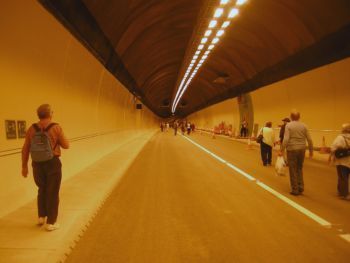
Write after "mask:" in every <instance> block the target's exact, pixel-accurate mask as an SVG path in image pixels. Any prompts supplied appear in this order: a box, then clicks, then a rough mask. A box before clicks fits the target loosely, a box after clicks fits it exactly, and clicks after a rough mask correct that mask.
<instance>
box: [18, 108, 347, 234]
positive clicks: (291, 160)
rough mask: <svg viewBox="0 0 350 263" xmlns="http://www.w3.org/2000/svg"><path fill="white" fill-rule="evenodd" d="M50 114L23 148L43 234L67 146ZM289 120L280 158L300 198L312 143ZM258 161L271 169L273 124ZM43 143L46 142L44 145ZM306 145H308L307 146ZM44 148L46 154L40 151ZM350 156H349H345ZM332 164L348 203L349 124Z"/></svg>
mask: <svg viewBox="0 0 350 263" xmlns="http://www.w3.org/2000/svg"><path fill="white" fill-rule="evenodd" d="M52 114H53V111H52V109H51V106H50V105H49V104H43V105H41V106H39V108H38V109H37V115H38V117H39V121H38V122H37V123H34V124H33V125H32V126H30V128H29V129H28V131H27V132H26V138H25V141H24V145H23V148H22V176H23V177H27V176H28V161H29V155H30V154H31V156H32V167H33V176H34V181H35V183H36V185H37V186H38V196H37V205H38V225H44V224H45V226H46V230H48V231H53V230H56V229H58V228H59V224H57V222H56V221H57V215H58V205H59V190H60V185H61V178H62V170H61V166H62V165H61V162H60V155H61V148H63V149H68V148H69V142H68V140H67V139H66V137H65V135H64V133H63V130H62V128H61V126H60V125H59V124H58V123H53V122H52ZM290 118H291V119H289V118H285V119H283V122H284V124H283V125H282V127H281V130H280V136H279V137H280V139H279V141H278V143H279V144H280V145H281V147H280V151H279V152H278V155H279V156H283V155H284V152H285V151H286V153H287V154H286V155H287V161H288V166H289V174H290V184H291V192H290V193H291V194H292V195H300V194H302V193H303V191H304V181H303V163H304V158H305V151H306V148H308V149H309V157H310V158H312V156H313V143H312V139H311V137H310V134H309V131H308V129H307V128H306V126H305V124H303V123H302V122H300V121H299V120H300V113H299V112H298V111H292V112H291V115H290ZM179 126H180V127H181V130H182V133H183V134H184V133H185V130H187V133H188V134H190V133H191V131H194V124H193V123H190V122H180V123H178V122H177V121H175V122H174V123H173V128H174V130H175V135H176V133H177V129H178V127H179ZM164 128H165V129H169V123H165V125H164V124H163V123H162V124H161V130H162V131H163V130H164ZM260 134H261V135H262V137H263V138H262V140H261V158H262V161H263V165H264V166H267V165H271V162H272V147H273V145H274V144H275V143H276V142H275V138H274V132H273V130H272V123H271V122H267V123H266V125H265V127H263V128H262V129H261V130H260ZM45 140H46V141H45ZM45 143H46V144H47V145H46V146H47V147H46V146H45ZM306 143H307V144H306ZM44 146H45V147H46V148H45V151H43V150H42V147H44ZM339 149H347V150H346V151H345V153H344V154H343V155H342V158H339V157H337V154H336V152H337V151H338V150H339ZM348 154H349V155H348ZM332 161H333V162H334V163H335V165H336V170H337V174H338V194H339V196H340V197H341V198H343V199H346V200H350V199H349V176H350V123H346V124H343V126H342V131H341V134H340V135H339V136H337V137H336V138H335V140H334V142H333V143H332V146H331V153H330V156H329V162H332Z"/></svg>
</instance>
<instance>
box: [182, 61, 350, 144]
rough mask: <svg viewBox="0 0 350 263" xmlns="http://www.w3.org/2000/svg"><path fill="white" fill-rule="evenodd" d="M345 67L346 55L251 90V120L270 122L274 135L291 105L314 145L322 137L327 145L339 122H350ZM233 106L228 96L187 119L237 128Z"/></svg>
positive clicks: (348, 76)
mask: <svg viewBox="0 0 350 263" xmlns="http://www.w3.org/2000/svg"><path fill="white" fill-rule="evenodd" d="M349 70H350V58H347V59H344V60H341V61H338V62H336V63H332V64H329V65H326V66H323V67H320V68H317V69H314V70H311V71H308V72H305V73H303V74H300V75H297V76H294V77H292V78H288V79H285V80H283V81H279V82H277V83H274V84H272V85H268V86H265V87H262V88H260V89H258V90H256V91H254V92H251V93H250V95H251V98H252V104H253V106H252V108H253V111H254V112H253V114H254V123H257V124H258V125H259V127H261V126H262V125H264V123H265V122H267V121H272V122H273V126H274V128H275V130H276V134H277V133H278V125H280V124H282V121H281V120H282V119H283V118H284V117H289V114H290V111H291V109H294V108H295V109H297V110H299V111H300V112H301V121H302V122H304V123H305V124H306V125H307V126H308V128H309V129H310V131H311V136H312V138H313V140H314V143H315V145H316V146H322V145H323V137H324V138H325V143H326V145H327V146H329V145H330V144H331V142H332V141H333V139H334V138H335V136H336V135H337V134H338V133H339V130H340V128H341V125H342V124H343V123H345V122H350V118H349V104H350V88H349V83H350V74H349ZM237 105H238V102H237V99H230V100H227V101H225V102H221V103H218V104H216V105H213V106H211V107H208V108H206V109H203V110H201V111H199V112H197V113H194V114H192V115H191V116H189V119H190V120H191V121H193V122H195V123H197V126H198V127H205V128H209V127H210V128H212V127H213V125H217V124H218V123H219V122H221V121H225V122H226V123H230V124H234V126H236V127H239V126H237V124H238V121H237V120H238V115H239V113H238V112H237V111H238V108H237ZM232 116H234V117H232ZM208 126H209V127H208ZM277 138H278V137H277Z"/></svg>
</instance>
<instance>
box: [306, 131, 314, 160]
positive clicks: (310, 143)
mask: <svg viewBox="0 0 350 263" xmlns="http://www.w3.org/2000/svg"><path fill="white" fill-rule="evenodd" d="M306 140H307V145H308V147H309V156H310V157H312V156H313V155H314V146H313V143H312V139H311V136H310V133H309V130H308V129H307V128H306Z"/></svg>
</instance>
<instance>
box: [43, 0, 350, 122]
mask: <svg viewBox="0 0 350 263" xmlns="http://www.w3.org/2000/svg"><path fill="white" fill-rule="evenodd" d="M39 1H40V2H41V3H42V4H43V5H44V7H46V9H48V10H49V11H50V12H51V13H52V14H53V15H54V16H56V18H57V19H58V20H60V21H61V23H62V24H64V25H65V26H66V27H67V28H68V29H69V30H70V31H71V32H72V33H73V34H74V35H75V36H76V37H77V38H78V39H79V40H80V41H81V43H83V44H84V45H85V46H86V47H87V48H88V49H89V50H90V51H91V52H92V53H93V54H94V55H95V56H96V57H97V58H98V59H99V60H100V61H101V63H103V64H104V65H105V67H106V68H107V69H108V70H109V71H110V72H111V73H112V74H114V75H115V76H116V77H117V78H118V79H119V80H120V81H121V82H122V83H123V84H124V85H125V86H126V87H127V88H128V89H129V90H130V91H131V92H132V93H134V94H135V95H136V96H138V97H139V98H140V99H141V101H142V102H143V103H145V104H146V105H147V106H148V107H149V108H150V109H151V110H152V111H153V112H154V113H156V114H157V115H159V116H161V117H168V116H170V115H171V105H170V104H169V102H171V101H172V99H173V98H174V94H175V92H176V89H177V86H176V84H177V83H178V82H179V80H180V79H181V78H182V75H181V74H180V72H183V68H184V65H187V64H186V62H187V61H184V60H185V54H186V52H187V51H188V50H190V48H191V43H193V37H194V36H195V34H196V32H195V31H196V28H197V25H198V23H200V22H203V21H201V19H202V18H203V17H202V16H201V14H202V12H203V10H204V9H205V10H208V8H210V7H215V6H216V5H217V4H215V3H218V2H219V0H129V1H127V0H114V1H113V0H98V1H97V0H76V1H69V0H61V1H54V0H39ZM231 1H235V0H231ZM213 4H214V5H213ZM210 11H211V10H210ZM213 11H214V9H213V10H212V11H211V12H213ZM205 23H207V22H206V21H205ZM198 33H202V32H198ZM348 56H350V1H349V0H333V1H326V0H248V3H247V4H246V6H245V7H244V8H243V9H242V10H241V12H240V15H239V16H238V17H237V18H235V20H234V21H233V23H232V25H231V26H230V28H229V29H228V30H227V32H226V33H225V36H224V38H223V39H222V41H221V42H220V44H219V45H218V46H217V47H216V48H215V49H214V51H213V52H212V53H211V54H210V57H209V58H208V60H207V61H206V63H205V64H204V65H203V67H202V68H201V70H200V71H199V72H198V74H197V75H196V78H195V79H194V80H193V81H192V83H191V85H190V86H189V88H188V90H187V91H186V93H185V94H184V96H183V100H184V101H186V105H184V106H181V107H179V108H178V110H177V112H176V114H178V115H181V116H186V115H188V114H190V113H192V112H194V111H197V110H199V109H202V108H204V107H207V106H209V105H211V104H214V103H217V102H220V101H223V100H225V99H228V98H232V97H236V96H238V95H240V94H242V93H245V92H249V91H253V90H255V89H258V88H260V87H262V86H264V85H267V84H271V83H273V82H276V81H279V80H282V79H284V78H287V77H290V76H293V75H296V74H299V73H301V72H305V71H307V70H310V69H312V68H315V67H318V66H321V65H324V64H328V63H331V62H334V61H336V60H339V59H342V58H345V57H348Z"/></svg>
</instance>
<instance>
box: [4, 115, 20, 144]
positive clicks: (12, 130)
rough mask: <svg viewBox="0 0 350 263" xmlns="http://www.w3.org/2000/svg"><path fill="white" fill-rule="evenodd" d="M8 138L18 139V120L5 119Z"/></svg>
mask: <svg viewBox="0 0 350 263" xmlns="http://www.w3.org/2000/svg"><path fill="white" fill-rule="evenodd" d="M5 131H6V139H8V140H10V139H17V131H16V121H14V120H5Z"/></svg>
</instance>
